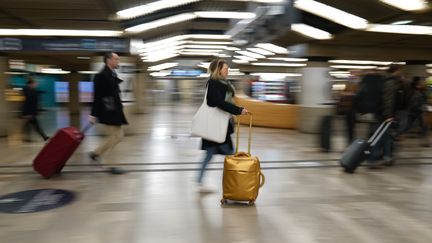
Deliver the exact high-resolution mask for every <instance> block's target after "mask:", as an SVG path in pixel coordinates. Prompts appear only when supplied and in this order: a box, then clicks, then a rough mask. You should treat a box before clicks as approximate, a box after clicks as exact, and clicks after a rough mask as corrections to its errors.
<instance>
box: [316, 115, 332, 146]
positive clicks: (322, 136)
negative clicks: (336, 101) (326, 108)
mask: <svg viewBox="0 0 432 243" xmlns="http://www.w3.org/2000/svg"><path fill="white" fill-rule="evenodd" d="M332 121H333V116H331V115H326V116H323V118H322V119H321V124H320V129H319V135H318V136H319V143H320V147H321V149H322V150H323V151H324V152H330V149H331V130H332Z"/></svg>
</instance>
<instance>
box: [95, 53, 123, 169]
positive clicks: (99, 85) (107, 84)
mask: <svg viewBox="0 0 432 243" xmlns="http://www.w3.org/2000/svg"><path fill="white" fill-rule="evenodd" d="M104 62H105V67H104V68H103V70H102V71H101V72H99V73H98V74H96V76H95V77H94V79H93V85H94V97H93V104H92V109H91V115H90V116H89V122H90V123H92V124H95V123H96V122H99V123H101V124H104V125H105V127H106V130H107V131H108V133H109V134H108V136H107V137H106V139H105V140H104V141H103V143H101V144H100V146H99V147H98V148H97V149H95V150H94V151H93V152H90V154H89V156H90V158H91V159H92V160H93V161H96V162H100V157H101V156H102V155H103V154H104V153H106V152H107V151H109V150H112V149H113V148H114V146H116V145H117V144H118V143H119V142H120V141H121V140H122V139H123V137H124V131H123V125H127V124H128V122H127V120H126V117H125V115H124V112H123V104H122V101H121V99H120V88H119V83H121V82H122V80H121V79H119V78H118V77H117V73H116V72H115V69H117V68H119V64H120V58H119V56H118V55H117V54H116V53H113V52H108V53H106V54H105V55H104ZM109 172H110V173H111V174H115V175H120V174H124V173H125V171H124V170H123V169H121V168H119V167H110V168H109Z"/></svg>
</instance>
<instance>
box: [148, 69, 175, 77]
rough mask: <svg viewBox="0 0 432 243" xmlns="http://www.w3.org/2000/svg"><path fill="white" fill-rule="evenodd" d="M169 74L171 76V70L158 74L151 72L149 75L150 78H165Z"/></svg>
mask: <svg viewBox="0 0 432 243" xmlns="http://www.w3.org/2000/svg"><path fill="white" fill-rule="evenodd" d="M170 74H171V70H162V71H159V72H152V73H150V76H152V77H166V76H168V75H170Z"/></svg>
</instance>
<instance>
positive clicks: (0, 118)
mask: <svg viewBox="0 0 432 243" xmlns="http://www.w3.org/2000/svg"><path fill="white" fill-rule="evenodd" d="M7 70H8V63H7V58H6V57H2V56H0V137H6V136H7V126H8V117H9V116H10V114H9V107H8V105H7V103H6V100H5V96H4V93H5V89H6V87H7V82H8V75H7V74H5V72H6V71H7Z"/></svg>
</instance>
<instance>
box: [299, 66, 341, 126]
mask: <svg viewBox="0 0 432 243" xmlns="http://www.w3.org/2000/svg"><path fill="white" fill-rule="evenodd" d="M328 72H329V67H328V63H327V62H309V63H308V65H307V67H304V68H302V78H301V81H300V86H301V93H300V100H299V101H300V102H299V130H300V131H301V132H305V133H317V132H318V131H319V125H320V121H321V120H322V117H323V116H324V115H328V114H333V111H334V105H331V104H329V102H330V96H331V82H330V77H329V74H328Z"/></svg>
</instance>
